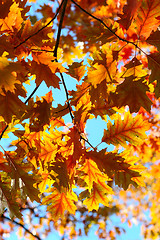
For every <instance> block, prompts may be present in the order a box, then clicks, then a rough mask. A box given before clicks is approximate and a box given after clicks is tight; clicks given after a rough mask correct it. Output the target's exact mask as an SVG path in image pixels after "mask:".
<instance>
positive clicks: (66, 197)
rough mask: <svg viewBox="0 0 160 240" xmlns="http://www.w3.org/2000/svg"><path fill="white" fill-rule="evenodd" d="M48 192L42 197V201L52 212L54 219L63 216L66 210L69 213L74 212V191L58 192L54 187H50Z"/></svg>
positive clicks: (75, 197)
mask: <svg viewBox="0 0 160 240" xmlns="http://www.w3.org/2000/svg"><path fill="white" fill-rule="evenodd" d="M48 192H50V195H48V196H46V197H44V198H43V201H42V203H43V204H44V205H46V204H47V205H48V207H47V209H48V211H50V212H51V213H52V216H53V217H54V220H57V219H58V218H59V217H63V214H64V212H65V211H66V210H67V211H68V212H69V213H71V214H74V213H75V210H76V206H75V204H74V201H77V200H78V199H77V196H76V194H75V193H74V192H71V193H70V192H67V193H64V192H62V193H60V192H59V191H58V190H57V189H56V188H52V189H50V190H49V191H48Z"/></svg>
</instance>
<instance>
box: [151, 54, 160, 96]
mask: <svg viewBox="0 0 160 240" xmlns="http://www.w3.org/2000/svg"><path fill="white" fill-rule="evenodd" d="M148 68H149V69H151V75H150V77H149V80H150V82H153V81H155V80H157V84H156V87H155V95H156V97H157V98H159V96H160V77H159V72H160V54H159V53H158V52H156V53H151V54H150V55H148Z"/></svg>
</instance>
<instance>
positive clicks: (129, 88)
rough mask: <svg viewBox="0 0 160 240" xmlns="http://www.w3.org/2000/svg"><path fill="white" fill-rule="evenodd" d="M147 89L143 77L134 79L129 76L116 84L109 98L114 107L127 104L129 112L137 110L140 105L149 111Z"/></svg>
mask: <svg viewBox="0 0 160 240" xmlns="http://www.w3.org/2000/svg"><path fill="white" fill-rule="evenodd" d="M147 91H149V87H148V86H147V84H146V83H145V82H144V78H143V77H142V78H141V79H139V80H136V81H135V77H134V76H130V77H127V78H125V80H124V82H123V83H121V84H119V85H118V86H117V89H116V92H115V93H111V95H110V99H111V100H112V101H113V105H114V104H115V106H116V107H122V106H126V105H128V106H129V109H130V112H131V113H132V112H138V111H139V109H140V107H141V106H142V107H143V108H144V109H145V110H146V111H148V112H150V110H151V105H152V102H151V100H150V99H149V98H148V96H147V95H146V92H147Z"/></svg>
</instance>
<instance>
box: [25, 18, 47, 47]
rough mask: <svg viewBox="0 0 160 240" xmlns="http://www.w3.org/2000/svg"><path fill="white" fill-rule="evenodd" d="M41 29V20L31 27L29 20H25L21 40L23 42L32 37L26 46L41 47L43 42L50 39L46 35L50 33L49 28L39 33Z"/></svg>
mask: <svg viewBox="0 0 160 240" xmlns="http://www.w3.org/2000/svg"><path fill="white" fill-rule="evenodd" d="M42 27H43V23H42V22H41V20H39V21H36V23H35V24H34V26H32V25H31V21H30V20H29V19H27V20H26V21H25V25H24V27H23V30H22V34H21V39H22V40H25V39H27V38H28V37H30V36H32V38H30V39H29V40H28V41H27V44H28V43H29V44H31V45H35V46H37V47H41V46H42V44H43V42H44V40H49V39H50V38H49V36H48V34H49V33H51V32H52V28H51V27H49V26H47V27H45V28H44V29H43V30H41V31H39V30H40V29H41V28H42ZM38 31H39V32H38ZM37 32H38V33H37ZM36 33H37V34H36ZM34 34H35V35H34Z"/></svg>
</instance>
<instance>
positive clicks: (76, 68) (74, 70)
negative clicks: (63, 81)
mask: <svg viewBox="0 0 160 240" xmlns="http://www.w3.org/2000/svg"><path fill="white" fill-rule="evenodd" d="M85 72H86V70H85V66H84V65H82V62H74V63H72V65H69V71H68V73H69V74H70V76H71V77H74V78H75V79H77V80H78V81H80V80H81V79H82V78H83V76H84V74H85Z"/></svg>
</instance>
